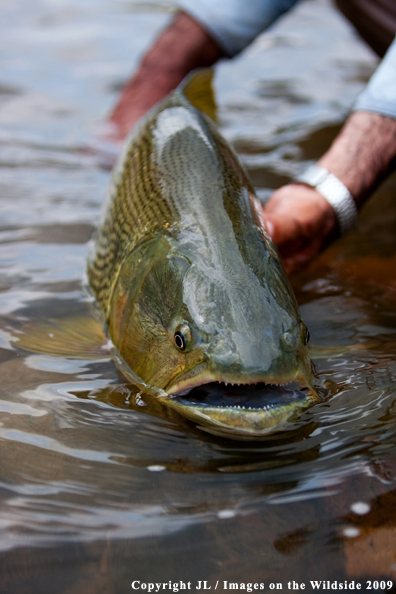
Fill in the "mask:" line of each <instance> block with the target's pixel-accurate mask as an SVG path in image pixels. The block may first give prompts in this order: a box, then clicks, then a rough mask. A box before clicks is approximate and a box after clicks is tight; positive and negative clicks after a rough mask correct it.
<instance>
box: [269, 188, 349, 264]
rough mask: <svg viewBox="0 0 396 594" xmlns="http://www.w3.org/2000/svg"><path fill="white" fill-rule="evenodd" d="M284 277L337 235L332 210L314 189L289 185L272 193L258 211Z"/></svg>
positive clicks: (335, 221) (313, 255)
mask: <svg viewBox="0 0 396 594" xmlns="http://www.w3.org/2000/svg"><path fill="white" fill-rule="evenodd" d="M262 217H263V221H264V224H265V227H266V229H267V231H268V233H269V235H270V236H271V237H272V239H273V241H274V242H275V243H276V245H277V247H278V249H279V252H280V254H281V256H282V260H283V264H284V267H285V270H286V272H287V274H290V273H292V272H297V271H298V270H300V269H301V268H303V267H304V266H305V265H306V264H308V262H309V261H310V260H312V259H313V258H314V257H315V256H316V255H317V254H318V253H319V252H320V251H321V250H322V249H323V248H324V247H325V246H326V245H327V244H328V243H330V241H331V240H332V239H333V238H334V237H335V236H336V234H337V219H336V215H335V212H334V210H333V208H332V207H331V206H330V204H329V203H328V202H327V200H326V199H325V198H324V197H323V196H322V195H321V194H319V192H317V191H316V190H315V189H313V188H311V187H309V186H306V185H304V184H297V183H292V184H289V185H287V186H283V187H282V188H279V190H276V192H274V193H273V194H272V196H271V198H270V199H269V201H268V202H267V203H266V205H265V207H264V208H262Z"/></svg>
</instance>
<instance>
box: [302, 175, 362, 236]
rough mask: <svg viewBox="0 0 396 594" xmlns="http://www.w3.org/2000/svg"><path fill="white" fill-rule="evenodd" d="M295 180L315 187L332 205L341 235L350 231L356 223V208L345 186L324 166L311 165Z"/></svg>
mask: <svg viewBox="0 0 396 594" xmlns="http://www.w3.org/2000/svg"><path fill="white" fill-rule="evenodd" d="M295 181H297V182H300V183H303V184H307V185H308V186H312V187H313V188H315V189H316V190H317V191H318V192H319V193H320V194H322V196H323V197H324V198H326V200H327V201H328V202H329V203H330V204H331V206H332V207H333V209H334V211H335V214H336V217H337V221H338V224H339V227H340V231H341V235H345V233H347V232H348V231H350V230H351V229H352V228H353V227H354V226H355V223H356V219H357V214H358V213H357V208H356V204H355V201H354V199H353V196H352V194H351V193H350V191H349V190H348V188H347V187H346V186H344V184H343V183H342V182H341V181H340V180H339V179H338V178H337V177H336V176H335V175H333V174H332V173H329V172H328V171H327V169H325V168H324V167H319V166H318V165H311V167H308V169H306V170H305V171H304V172H303V173H302V174H301V175H299V176H298V177H296V179H295Z"/></svg>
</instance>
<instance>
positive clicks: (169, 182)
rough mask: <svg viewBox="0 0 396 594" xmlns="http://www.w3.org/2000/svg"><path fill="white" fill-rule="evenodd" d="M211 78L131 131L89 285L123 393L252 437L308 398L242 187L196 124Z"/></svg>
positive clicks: (302, 334) (298, 344)
mask: <svg viewBox="0 0 396 594" xmlns="http://www.w3.org/2000/svg"><path fill="white" fill-rule="evenodd" d="M210 77H211V73H209V72H208V71H201V72H198V73H196V74H195V75H193V76H192V77H190V78H189V79H188V80H187V82H185V83H184V84H182V85H181V86H180V87H179V88H178V89H176V90H175V91H174V92H173V93H172V94H170V95H169V96H168V97H167V98H166V99H165V100H163V101H162V102H161V103H160V104H158V105H157V106H156V107H155V108H153V110H151V111H150V112H149V113H148V114H147V116H145V117H144V118H143V119H142V120H141V121H140V122H139V123H138V124H137V126H135V128H134V130H133V131H132V133H131V135H130V137H129V139H128V141H127V143H126V145H125V148H124V150H123V154H122V155H121V157H120V159H119V161H118V164H117V165H116V167H115V170H114V172H113V176H112V181H111V184H110V189H109V192H108V197H107V201H106V204H105V211H104V215H103V220H102V222H101V224H100V227H99V229H98V232H97V235H96V238H95V242H94V248H93V252H92V255H91V258H90V260H89V265H88V277H89V282H90V285H91V287H92V290H93V292H94V294H95V297H96V299H97V301H98V302H99V304H100V306H101V309H102V310H103V314H104V318H105V321H106V325H107V328H108V334H109V336H110V338H111V341H112V343H113V344H114V346H115V347H116V353H117V354H116V359H117V360H118V362H119V364H120V367H121V370H122V371H123V372H124V374H125V375H126V376H127V377H128V378H129V379H131V380H132V382H133V383H138V385H141V386H142V387H143V388H144V389H146V390H148V391H151V393H154V394H155V395H156V397H158V398H160V399H161V400H162V402H163V404H165V405H167V406H169V407H171V408H172V409H175V410H176V411H178V412H179V413H180V414H181V415H183V416H185V417H187V418H189V419H193V420H195V421H197V422H198V423H199V425H200V426H202V427H203V428H205V429H206V430H207V431H209V432H212V433H215V434H220V435H226V436H228V437H233V438H236V439H239V438H245V439H246V438H251V439H252V438H257V437H260V436H262V435H266V434H268V433H271V432H273V431H277V430H279V429H280V428H282V427H284V426H285V424H286V422H287V421H288V419H290V417H292V416H293V415H294V414H295V413H296V411H299V410H301V409H303V408H305V407H306V406H308V405H309V404H311V403H312V402H315V401H318V399H319V397H318V395H317V394H316V392H315V391H314V389H313V387H312V371H311V363H310V358H309V353H308V348H307V342H308V337H309V334H308V330H307V328H306V326H305V324H304V322H303V321H302V319H301V315H300V312H299V309H298V306H297V303H296V300H295V297H294V295H293V292H292V290H291V287H290V285H289V282H288V279H287V277H286V275H285V272H284V270H283V267H282V264H281V261H280V258H279V255H278V253H277V250H276V248H275V246H274V244H273V243H272V241H271V239H270V237H269V236H268V234H267V233H266V230H265V228H264V226H263V223H262V220H261V218H260V208H259V205H258V201H257V198H256V196H255V193H254V189H253V187H252V185H251V183H250V181H249V179H248V177H247V174H246V172H245V170H244V168H243V166H242V165H241V163H240V161H239V159H238V157H237V155H236V154H235V152H234V151H233V149H232V148H231V147H230V146H229V144H228V143H227V141H226V140H225V139H224V138H223V137H222V136H221V134H220V133H219V131H218V129H217V127H216V125H215V123H214V122H213V120H212V119H211V118H210V117H208V115H207V113H209V114H211V115H212V117H213V113H214V101H213V99H212V98H211V96H210V95H208V94H207V93H206V92H204V91H203V89H204V87H205V88H209V84H207V83H209V78H210ZM197 89H198V92H197ZM199 107H200V108H201V109H199ZM203 111H206V112H207V113H203ZM222 382H223V383H225V384H233V386H229V387H228V389H226V388H224V387H223V388H222V389H220V388H219V387H218V383H222ZM236 384H237V385H238V387H237V386H236Z"/></svg>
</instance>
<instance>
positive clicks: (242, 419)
mask: <svg viewBox="0 0 396 594" xmlns="http://www.w3.org/2000/svg"><path fill="white" fill-rule="evenodd" d="M319 400H320V398H319V396H318V394H317V393H316V392H315V390H313V389H312V388H310V387H305V386H303V385H301V384H300V383H299V382H297V381H292V382H290V383H288V384H285V385H274V384H265V383H262V382H259V383H257V384H241V385H230V384H228V385H227V384H226V383H221V382H210V383H206V384H204V385H200V386H196V387H193V388H191V389H189V390H182V391H179V392H177V393H176V394H172V395H171V396H168V397H167V398H166V404H167V405H168V406H169V407H171V408H173V409H174V410H176V411H177V412H178V413H179V414H181V415H182V416H184V417H187V418H189V419H190V420H193V421H197V422H198V423H199V425H198V426H199V428H200V429H203V430H204V431H207V432H209V433H212V434H214V435H219V436H224V437H228V438H231V439H244V440H246V439H250V440H251V439H260V438H261V437H264V436H267V435H269V434H271V433H274V432H277V431H280V430H282V429H285V427H286V426H287V424H288V422H290V421H291V420H293V419H294V418H295V417H296V413H298V412H300V411H301V410H302V409H304V408H306V407H308V406H309V405H311V404H313V403H314V402H318V401H319Z"/></svg>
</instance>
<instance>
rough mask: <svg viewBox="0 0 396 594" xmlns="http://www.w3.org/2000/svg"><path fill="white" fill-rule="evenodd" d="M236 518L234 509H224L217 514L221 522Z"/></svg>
mask: <svg viewBox="0 0 396 594" xmlns="http://www.w3.org/2000/svg"><path fill="white" fill-rule="evenodd" d="M235 516H236V512H234V511H233V510H232V509H222V510H220V511H219V512H218V514H217V517H218V518H220V520H227V519H228V518H235Z"/></svg>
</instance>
